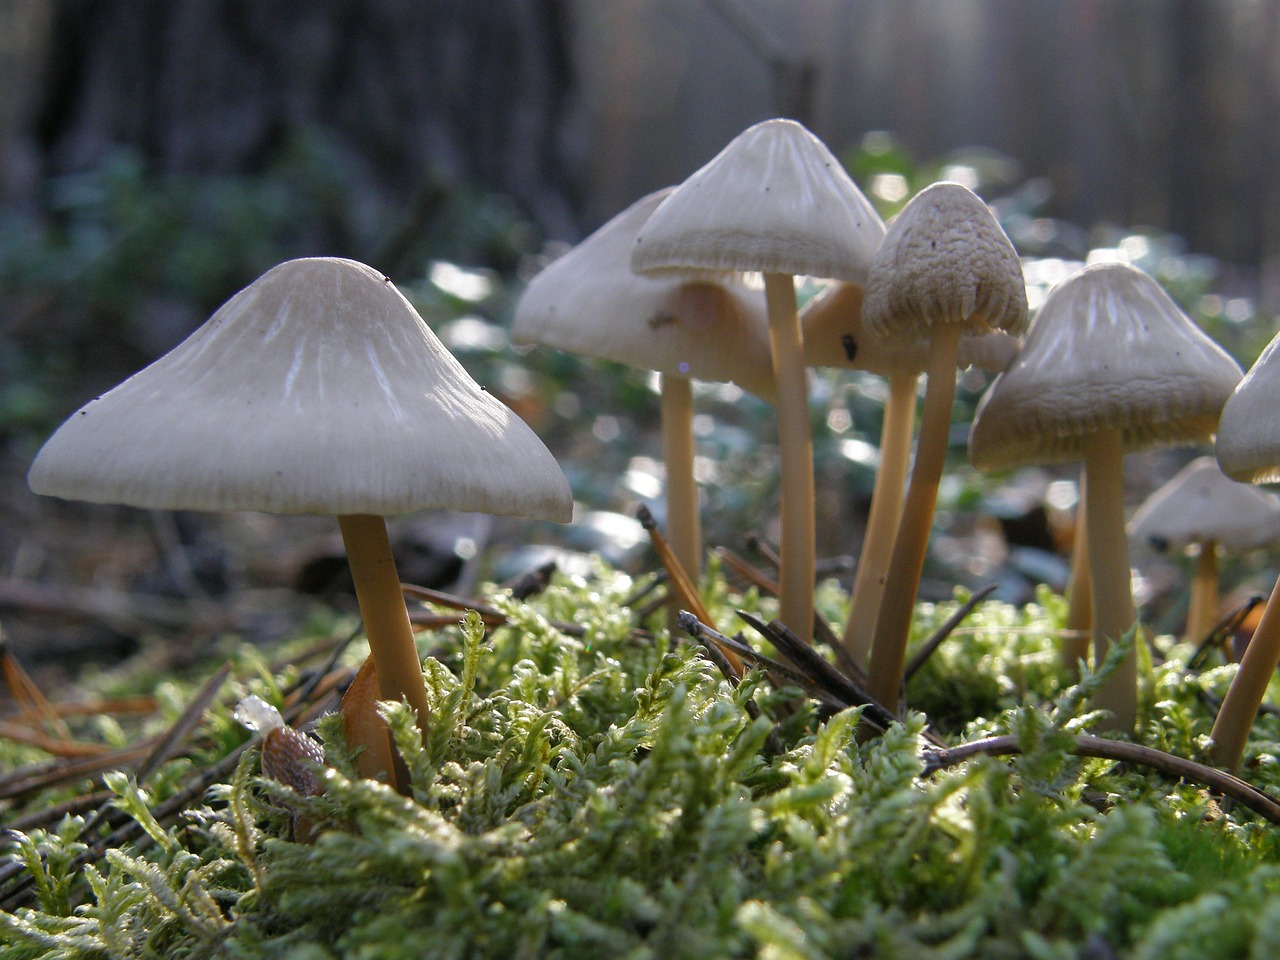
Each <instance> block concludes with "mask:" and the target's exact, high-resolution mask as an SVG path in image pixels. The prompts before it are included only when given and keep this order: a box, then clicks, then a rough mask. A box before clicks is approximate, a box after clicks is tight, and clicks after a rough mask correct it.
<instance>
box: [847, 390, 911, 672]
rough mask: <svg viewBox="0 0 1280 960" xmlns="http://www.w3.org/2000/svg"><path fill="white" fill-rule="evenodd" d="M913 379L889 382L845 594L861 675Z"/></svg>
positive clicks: (884, 569)
mask: <svg viewBox="0 0 1280 960" xmlns="http://www.w3.org/2000/svg"><path fill="white" fill-rule="evenodd" d="M918 380H919V377H918V376H917V375H916V374H914V373H897V374H894V375H893V376H891V377H889V399H888V400H887V401H886V402H885V405H884V422H883V423H882V424H881V428H880V465H879V467H878V468H877V470H876V482H875V486H874V488H873V489H872V491H871V510H870V512H869V513H868V515H867V532H866V535H865V536H864V537H863V539H862V551H861V553H860V554H859V556H858V571H857V573H856V574H855V575H854V578H853V589H852V590H851V591H850V593H849V616H848V619H847V620H846V621H845V625H844V636H843V642H844V646H845V649H846V650H848V651H849V654H850V656H852V657H853V659H854V661H855V662H856V663H857V664H858V666H860V667H862V668H863V669H865V668H866V666H867V660H868V658H869V656H870V654H871V639H872V636H873V635H874V634H875V628H876V617H877V616H878V614H879V613H880V602H881V598H882V597H883V596H884V588H885V584H886V583H887V582H888V579H887V575H888V569H889V556H890V554H891V553H892V551H893V541H894V538H896V537H897V535H898V523H899V521H900V520H901V519H902V495H903V492H904V491H905V490H906V488H907V471H908V470H909V469H910V466H911V435H912V431H913V428H914V426H915V420H916V382H917V381H918Z"/></svg>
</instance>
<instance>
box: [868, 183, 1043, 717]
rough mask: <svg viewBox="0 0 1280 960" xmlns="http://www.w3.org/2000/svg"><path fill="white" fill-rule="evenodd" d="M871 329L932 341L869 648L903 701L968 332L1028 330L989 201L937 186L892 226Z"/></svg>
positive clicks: (879, 674)
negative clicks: (962, 348)
mask: <svg viewBox="0 0 1280 960" xmlns="http://www.w3.org/2000/svg"><path fill="white" fill-rule="evenodd" d="M863 319H864V322H865V323H866V325H867V326H868V327H869V328H870V329H872V330H874V331H876V332H877V333H878V334H879V335H880V336H882V337H885V338H890V337H897V338H899V339H906V340H908V341H910V340H912V339H917V338H920V337H922V336H923V337H927V338H928V342H929V347H928V362H927V364H926V367H925V372H926V375H927V377H928V380H927V385H926V388H925V397H924V405H923V407H922V410H921V415H920V433H919V438H918V440H917V441H916V457H915V465H914V466H913V468H912V472H911V481H910V485H909V486H908V488H907V497H906V502H905V503H904V505H903V509H902V520H901V522H900V524H899V526H898V533H897V537H896V538H895V540H894V545H893V552H892V554H891V556H890V559H889V567H888V571H887V573H886V577H887V580H888V582H889V583H892V584H893V585H894V589H893V590H891V591H888V592H886V593H885V595H884V599H883V601H882V603H881V606H880V613H879V615H878V616H877V618H876V628H875V635H874V638H873V640H872V644H871V666H870V669H869V671H868V692H869V693H870V694H871V695H872V696H873V697H874V698H876V699H877V700H879V701H880V702H881V703H884V704H887V705H892V704H896V703H897V702H898V691H899V688H900V687H901V685H902V667H903V662H904V660H905V656H906V649H907V641H908V638H909V634H910V631H911V618H912V614H913V613H914V610H915V601H916V593H917V591H918V589H919V585H920V575H921V573H922V572H923V569H924V560H925V553H926V550H927V548H928V542H929V531H930V528H931V527H932V525H933V511H934V507H935V506H936V504H937V499H938V486H939V483H940V481H941V478H942V469H943V465H944V461H945V459H946V452H947V446H948V438H949V436H950V433H951V407H952V403H953V401H954V399H955V387H956V361H957V353H958V350H959V345H960V338H961V336H962V335H964V334H971V335H973V334H985V333H989V332H991V331H994V330H1003V331H1006V332H1008V333H1011V334H1013V335H1015V336H1016V335H1018V334H1020V333H1021V332H1022V330H1023V328H1024V327H1025V326H1026V322H1027V292H1026V286H1025V284H1024V282H1023V279H1022V265H1021V263H1020V262H1019V260H1018V255H1017V253H1016V251H1015V250H1014V249H1013V245H1012V244H1011V243H1010V242H1009V238H1008V237H1007V236H1005V233H1004V231H1003V230H1002V229H1001V228H1000V224H999V223H997V222H996V219H995V217H994V216H992V214H991V211H990V210H989V209H988V207H987V205H986V204H985V203H984V202H983V201H982V199H981V198H980V197H978V196H977V195H976V194H975V193H974V192H973V191H972V190H969V189H968V188H966V187H964V186H961V185H960V184H958V183H949V182H942V183H935V184H932V185H931V186H928V187H926V188H925V189H924V190H921V191H920V192H919V193H918V194H916V195H915V196H914V197H912V198H911V200H909V201H908V202H907V205H906V206H904V207H903V208H902V210H901V211H899V213H898V215H897V216H896V217H894V219H893V220H892V221H891V222H890V223H889V226H888V229H887V231H886V233H885V238H884V243H883V244H882V245H881V247H880V250H879V251H878V252H877V253H876V257H875V261H874V263H873V264H872V267H871V273H870V275H869V276H868V278H867V294H866V301H865V303H864V304H863Z"/></svg>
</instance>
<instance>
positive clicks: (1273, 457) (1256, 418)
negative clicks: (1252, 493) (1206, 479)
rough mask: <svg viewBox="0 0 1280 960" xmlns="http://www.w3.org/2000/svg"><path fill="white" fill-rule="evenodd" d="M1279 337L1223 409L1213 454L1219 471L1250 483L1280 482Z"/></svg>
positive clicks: (1263, 353)
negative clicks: (1279, 426) (1278, 424)
mask: <svg viewBox="0 0 1280 960" xmlns="http://www.w3.org/2000/svg"><path fill="white" fill-rule="evenodd" d="M1278 409H1280V334H1277V335H1276V336H1275V337H1274V338H1273V339H1272V341H1271V342H1270V343H1268V344H1267V346H1266V349H1265V350H1263V351H1262V354H1261V355H1260V356H1259V357H1258V359H1257V360H1256V361H1254V364H1253V366H1252V367H1250V368H1249V372H1248V373H1246V374H1245V375H1244V379H1242V380H1241V381H1240V383H1239V384H1238V385H1237V386H1236V388H1235V391H1234V392H1233V393H1232V394H1231V396H1230V397H1229V398H1228V399H1227V403H1226V406H1224V407H1223V408H1222V419H1221V421H1220V422H1219V423H1218V438H1217V444H1216V453H1217V455H1218V464H1219V465H1220V466H1221V467H1222V472H1223V473H1225V474H1226V475H1227V476H1229V477H1233V478H1235V479H1236V480H1244V481H1247V482H1249V483H1274V482H1275V481H1277V480H1280V429H1277V427H1276V410H1278Z"/></svg>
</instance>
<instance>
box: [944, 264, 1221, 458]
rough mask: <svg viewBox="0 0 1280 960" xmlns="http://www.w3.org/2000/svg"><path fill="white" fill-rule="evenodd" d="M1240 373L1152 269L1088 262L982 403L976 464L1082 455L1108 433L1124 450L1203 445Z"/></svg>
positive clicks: (1041, 314)
mask: <svg viewBox="0 0 1280 960" xmlns="http://www.w3.org/2000/svg"><path fill="white" fill-rule="evenodd" d="M1240 377H1241V370H1240V365H1239V364H1238V363H1236V362H1235V360H1233V359H1232V358H1231V357H1230V356H1229V355H1228V354H1227V352H1226V351H1225V350H1223V349H1222V348H1221V347H1219V346H1218V345H1217V344H1216V343H1214V342H1213V341H1212V340H1211V339H1210V338H1209V337H1208V336H1206V335H1205V333H1204V332H1203V331H1202V330H1200V328H1199V327H1197V326H1196V325H1195V323H1194V322H1193V321H1192V320H1191V318H1190V317H1188V316H1187V315H1186V314H1185V313H1183V312H1182V310H1181V309H1179V307H1178V305H1177V304H1176V303H1174V302H1173V300H1172V299H1171V298H1170V297H1169V295H1168V294H1167V293H1165V292H1164V289H1163V288H1162V287H1161V286H1160V284H1158V283H1156V281H1155V280H1153V279H1152V278H1151V277H1149V276H1147V274H1145V273H1143V272H1142V271H1141V270H1138V269H1137V268H1136V267H1132V266H1130V265H1128V264H1125V263H1099V264H1094V265H1091V266H1087V267H1085V268H1083V269H1082V270H1079V271H1077V272H1076V273H1074V274H1072V275H1071V276H1070V277H1068V278H1066V279H1065V280H1063V281H1062V282H1061V283H1059V284H1058V285H1057V286H1055V287H1054V288H1053V289H1052V290H1050V291H1049V294H1048V296H1047V297H1045V300H1044V303H1043V304H1041V306H1040V309H1039V311H1037V313H1036V318H1035V322H1034V323H1033V324H1032V325H1031V330H1030V332H1029V333H1028V334H1027V337H1026V340H1025V341H1024V342H1023V345H1022V350H1021V351H1020V352H1019V354H1018V356H1017V358H1016V359H1015V360H1014V361H1013V363H1012V364H1011V365H1010V366H1009V368H1008V369H1007V370H1005V371H1004V372H1003V373H1002V374H1000V376H998V377H996V379H995V381H994V382H993V383H992V384H991V387H990V388H989V389H988V390H987V392H986V394H985V395H984V396H983V398H982V400H981V401H980V402H979V404H978V409H977V412H976V414H975V416H974V420H973V426H972V428H971V429H970V432H969V460H970V462H971V463H972V464H973V465H974V466H975V467H977V468H978V469H979V470H999V469H1006V468H1009V467H1017V466H1027V465H1031V464H1047V463H1058V462H1062V461H1065V460H1078V459H1080V458H1081V456H1082V451H1083V443H1082V438H1083V437H1084V436H1086V435H1088V434H1091V433H1096V432H1098V431H1101V430H1107V429H1118V430H1120V431H1121V434H1122V438H1123V444H1124V449H1125V451H1126V452H1130V451H1134V450H1141V449H1144V448H1147V447H1152V446H1159V445H1176V444H1194V443H1203V442H1206V441H1208V440H1209V439H1210V437H1212V436H1213V432H1214V430H1215V429H1216V428H1217V425H1218V415H1219V414H1220V413H1221V411H1222V405H1223V404H1224V403H1225V402H1226V399H1227V397H1228V396H1230V395H1231V391H1232V390H1233V389H1234V387H1235V385H1236V383H1237V382H1238V381H1239V380H1240Z"/></svg>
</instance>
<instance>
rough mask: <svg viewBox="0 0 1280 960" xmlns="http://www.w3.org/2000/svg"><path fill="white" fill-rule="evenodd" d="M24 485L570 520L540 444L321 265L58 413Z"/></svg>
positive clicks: (205, 506)
mask: <svg viewBox="0 0 1280 960" xmlns="http://www.w3.org/2000/svg"><path fill="white" fill-rule="evenodd" d="M285 281H288V282H287V283H286V282H285ZM29 481H30V484H31V487H32V489H33V490H35V491H36V492H37V493H42V494H48V495H52V496H59V497H65V498H68V499H78V500H90V501H97V502H105V503H123V504H128V505H132V506H137V507H147V508H155V509H198V510H262V511H267V512H272V513H320V514H330V515H332V514H350V513H371V514H381V515H390V514H400V513H409V512H412V511H416V510H424V509H432V508H451V509H456V510H463V511H482V512H486V513H497V514H517V515H522V516H536V517H545V518H547V519H557V520H566V519H568V515H569V513H570V512H571V508H572V502H571V495H570V493H569V490H568V485H567V483H566V482H565V480H564V476H563V474H562V473H561V471H560V469H559V466H558V465H557V464H556V463H555V460H554V458H553V457H552V456H551V454H550V453H549V452H548V451H547V449H546V447H545V446H543V444H542V442H541V441H540V440H539V439H538V438H537V437H536V436H535V435H534V433H533V431H532V430H530V429H529V427H528V426H527V425H526V424H525V423H524V422H523V421H522V420H520V418H519V417H517V416H516V415H515V414H514V413H513V412H512V411H511V410H509V409H508V408H507V407H506V406H505V405H503V404H502V403H500V402H499V401H498V400H497V399H495V398H494V397H491V396H489V395H488V394H487V393H485V392H483V391H482V390H481V389H480V387H479V386H478V385H477V384H476V383H475V381H474V380H472V379H471V377H470V376H469V375H468V374H467V373H466V371H465V370H464V369H463V368H462V367H461V365H459V364H458V362H457V361H456V360H455V359H454V358H453V356H452V355H451V354H450V353H449V352H448V351H447V350H445V348H444V347H443V346H442V345H441V344H440V342H439V341H438V340H437V339H436V337H435V335H434V334H432V333H431V331H430V330H429V329H428V328H427V327H426V325H425V324H424V323H423V322H422V320H421V318H419V317H418V315H417V314H416V312H415V311H414V310H413V308H412V307H411V306H410V305H409V303H408V302H407V301H406V300H405V299H404V298H403V296H401V294H400V293H399V291H397V290H396V289H395V287H394V286H393V285H392V284H391V283H390V281H387V280H385V278H383V277H381V275H379V274H377V273H376V272H375V271H373V270H371V269H370V268H368V267H365V266H363V265H360V264H355V263H353V262H352V261H333V260H308V261H291V262H290V263H287V264H283V265H281V266H280V267H277V268H275V270H273V271H270V272H269V273H268V274H266V275H264V277H263V278H260V279H259V281H257V282H255V283H254V284H253V285H251V286H250V287H248V288H246V289H245V290H243V291H241V292H240V293H239V294H237V295H236V296H235V297H233V298H232V299H231V300H230V301H228V303H227V304H226V305H224V306H223V307H222V308H221V309H220V310H219V311H218V312H217V313H215V314H214V315H213V317H211V318H210V319H209V321H208V322H207V323H206V324H205V325H204V326H202V327H201V328H200V329H199V330H197V331H196V332H195V333H194V334H192V336H191V337H189V338H188V339H187V340H186V341H184V342H183V343H182V344H180V345H179V346H178V347H177V348H175V349H174V350H173V351H171V352H170V353H169V354H167V355H165V356H164V357H162V358H160V359H159V360H157V361H156V362H155V363H154V364H152V365H151V366H149V367H147V368H146V369H145V370H143V371H141V372H140V373H138V374H136V375H135V376H134V377H132V378H130V379H129V380H127V381H125V382H124V383H122V384H121V385H120V386H118V387H116V388H115V389H113V390H111V391H110V392H108V393H106V394H104V395H103V396H102V397H100V398H98V399H97V400H94V401H92V402H90V403H88V404H86V405H85V406H84V407H83V408H81V409H80V410H79V411H78V412H77V413H76V414H74V415H73V416H72V417H71V418H70V419H69V420H68V421H67V422H66V423H65V424H64V425H63V426H62V427H60V428H59V430H58V431H57V432H56V433H55V434H54V436H53V437H52V438H50V440H49V442H48V443H47V444H46V445H45V447H44V448H43V449H42V450H41V452H40V454H39V456H38V457H37V459H36V461H35V463H34V464H33V465H32V468H31V473H30V476H29Z"/></svg>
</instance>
